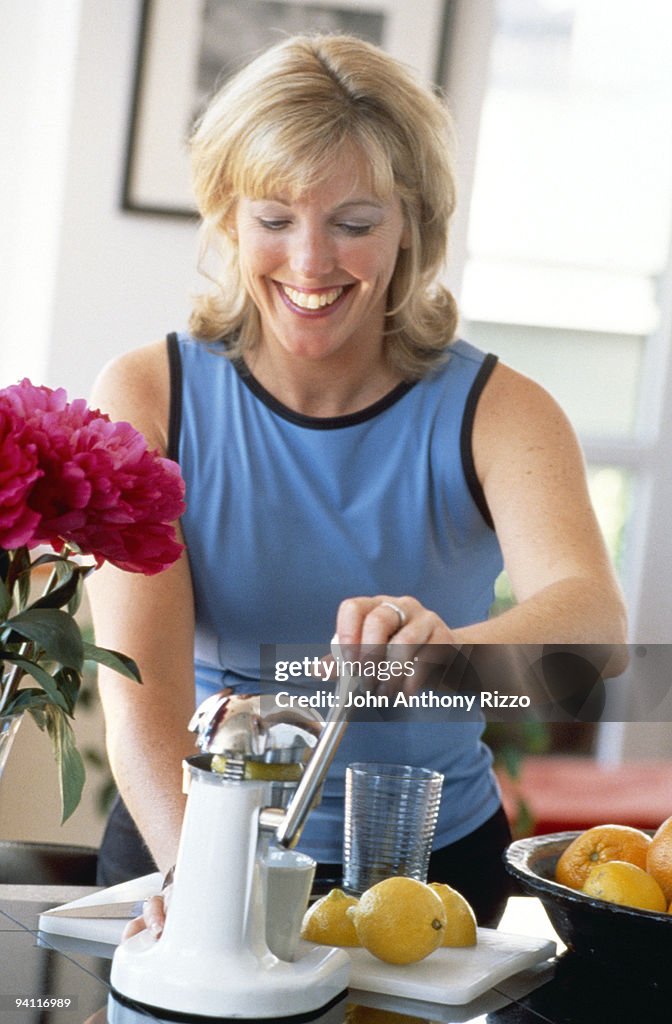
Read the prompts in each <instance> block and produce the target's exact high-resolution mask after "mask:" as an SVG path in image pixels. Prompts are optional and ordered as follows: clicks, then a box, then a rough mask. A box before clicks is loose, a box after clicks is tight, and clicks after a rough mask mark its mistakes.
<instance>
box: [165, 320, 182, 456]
mask: <svg viewBox="0 0 672 1024" xmlns="http://www.w3.org/2000/svg"><path fill="white" fill-rule="evenodd" d="M166 346H167V349H168V374H169V380H170V409H169V413H168V449H167V452H166V455H167V456H168V458H169V459H172V460H173V462H179V454H180V431H181V430H182V358H181V356H180V346H179V345H178V342H177V334H176V333H175V332H173V333H171V334H169V335H168V337H167V338H166Z"/></svg>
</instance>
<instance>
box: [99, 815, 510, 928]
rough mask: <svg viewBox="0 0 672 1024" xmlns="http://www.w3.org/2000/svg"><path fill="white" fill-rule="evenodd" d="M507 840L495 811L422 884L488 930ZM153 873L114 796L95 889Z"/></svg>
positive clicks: (499, 902)
mask: <svg viewBox="0 0 672 1024" xmlns="http://www.w3.org/2000/svg"><path fill="white" fill-rule="evenodd" d="M510 842H511V832H510V830H509V823H508V821H507V818H506V815H505V813H504V811H503V810H502V808H501V807H500V808H499V810H498V811H496V812H495V814H494V815H493V816H492V817H491V818H489V819H488V821H486V822H485V823H484V824H483V825H481V826H480V828H477V829H476V830H475V831H474V832H471V833H470V834H469V835H467V836H465V837H464V838H463V839H458V841H457V842H456V843H451V844H450V846H444V847H442V848H441V849H440V850H435V851H434V852H433V854H432V856H431V859H430V861H429V876H428V880H429V881H430V882H447V883H448V885H452V887H453V888H454V889H457V891H458V892H460V893H462V895H463V896H464V897H465V899H467V900H468V901H469V903H470V904H471V905H472V907H473V908H474V912H475V914H476V918H477V920H478V923H479V924H480V925H484V926H487V927H490V928H494V927H495V926H496V925H497V923H498V922H499V919H500V917H501V916H502V913H503V912H504V908H505V907H506V901H507V899H508V897H509V896H510V895H512V894H513V893H514V892H516V891H517V890H516V887H515V883H514V882H513V879H512V878H511V877H510V875H508V874H507V872H506V869H505V868H504V862H503V860H502V854H503V853H504V850H505V849H506V847H507V846H508V844H509V843H510ZM156 870H157V867H156V864H155V862H154V860H153V858H152V855H151V854H150V852H149V850H148V849H147V847H146V846H145V844H144V842H143V840H142V837H141V836H140V833H139V832H138V830H137V828H136V827H135V824H134V822H133V820H132V818H131V816H130V814H129V813H128V811H127V810H126V807H125V805H124V804H123V803H122V801H121V799H120V798H119V797H117V799H116V800H115V802H114V805H113V807H112V811H111V813H110V817H109V820H108V822H107V827H106V829H105V834H104V836H103V841H102V845H101V848H100V854H99V857H98V878H97V881H98V885H105V886H108V885H116V884H117V882H125V881H127V880H128V879H129V878H137V877H139V876H140V875H148V874H149V873H150V872H152V871H156ZM341 875H342V868H341V865H340V864H319V865H318V868H317V873H316V878H317V880H319V879H320V878H323V879H325V878H328V879H333V880H334V884H335V885H338V884H340V883H339V879H340V878H341Z"/></svg>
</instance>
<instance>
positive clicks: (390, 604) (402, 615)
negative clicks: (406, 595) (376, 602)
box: [380, 601, 408, 632]
mask: <svg viewBox="0 0 672 1024" xmlns="http://www.w3.org/2000/svg"><path fill="white" fill-rule="evenodd" d="M380 607H381V608H391V609H392V611H393V612H396V613H397V615H398V616H399V625H398V626H397V632H399V630H400V629H401V628H402V627H403V626H405V625H406V623H407V621H408V618H407V615H406V612H405V611H404V610H403V608H400V607H399V605H398V604H395V603H394V601H381V602H380Z"/></svg>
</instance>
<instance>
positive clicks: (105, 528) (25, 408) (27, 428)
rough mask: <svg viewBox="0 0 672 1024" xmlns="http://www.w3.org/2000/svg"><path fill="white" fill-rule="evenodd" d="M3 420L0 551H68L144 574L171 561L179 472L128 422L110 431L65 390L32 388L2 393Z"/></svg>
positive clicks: (179, 503)
mask: <svg viewBox="0 0 672 1024" xmlns="http://www.w3.org/2000/svg"><path fill="white" fill-rule="evenodd" d="M0 413H4V414H5V418H6V421H7V423H8V426H7V428H6V430H5V434H4V438H3V440H2V441H0V444H2V462H1V463H0V466H1V467H2V469H0V545H1V546H3V547H5V548H8V547H10V546H12V547H13V546H17V544H19V543H24V544H27V545H28V546H29V547H34V546H35V545H37V544H41V543H50V544H52V545H53V546H54V547H55V548H56V549H57V550H60V549H61V548H62V547H63V545H64V544H71V545H74V546H76V547H77V548H78V549H79V550H80V551H81V552H82V553H84V554H91V555H93V556H94V558H95V559H96V561H97V562H98V564H101V563H102V562H104V561H109V562H111V563H112V564H113V565H117V566H119V567H120V568H122V569H126V570H128V571H130V572H141V573H144V574H145V575H152V574H154V573H157V572H161V571H162V570H163V569H165V568H167V567H168V566H169V565H172V563H173V562H175V561H176V560H177V558H178V557H179V555H180V552H181V550H182V545H180V544H179V543H178V542H177V540H176V539H175V529H174V527H173V525H172V523H173V521H174V520H175V519H177V518H179V516H180V515H181V514H182V512H183V511H184V501H183V495H184V483H183V481H182V477H181V475H180V471H179V467H178V466H177V465H176V463H174V462H171V461H170V460H169V459H165V458H162V457H161V456H160V455H159V454H158V453H157V452H152V451H150V450H149V449H148V448H147V443H146V441H145V439H144V437H143V436H142V434H140V433H139V432H138V431H137V430H135V429H134V428H133V427H132V426H131V425H130V423H123V422H121V423H112V422H111V421H110V419H109V417H108V416H106V415H104V414H103V413H101V412H98V411H93V410H90V409H89V408H88V407H87V405H86V403H85V402H83V401H82V400H76V401H74V402H71V403H68V401H67V396H66V393H65V391H64V390H63V389H62V388H59V389H57V390H51V389H50V388H46V387H36V386H35V385H33V384H31V383H30V381H28V380H23V381H22V382H21V383H20V384H17V385H14V386H13V387H9V388H5V389H4V390H3V391H0ZM0 436H2V435H0ZM5 448H6V449H7V460H6V459H5ZM5 464H7V467H8V470H7V472H5ZM12 466H14V467H15V469H14V470H12ZM19 470H22V472H21V473H19ZM5 478H7V479H5ZM17 480H21V481H23V486H20V485H19V484H18V483H16V481H17ZM5 509H6V511H5ZM5 519H6V520H7V524H8V528H7V530H6V531H5V530H4V529H3V523H4V521H5ZM10 525H11V531H10V529H9V526H10ZM19 526H20V527H21V529H19ZM17 538H18V540H17ZM10 541H11V543H10Z"/></svg>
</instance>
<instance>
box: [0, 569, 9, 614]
mask: <svg viewBox="0 0 672 1024" xmlns="http://www.w3.org/2000/svg"><path fill="white" fill-rule="evenodd" d="M11 610H12V595H11V594H10V592H9V587H8V586H7V584H6V583H5V581H4V580H3V579H0V619H6V618H7V616H8V615H9V613H10V612H11Z"/></svg>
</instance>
